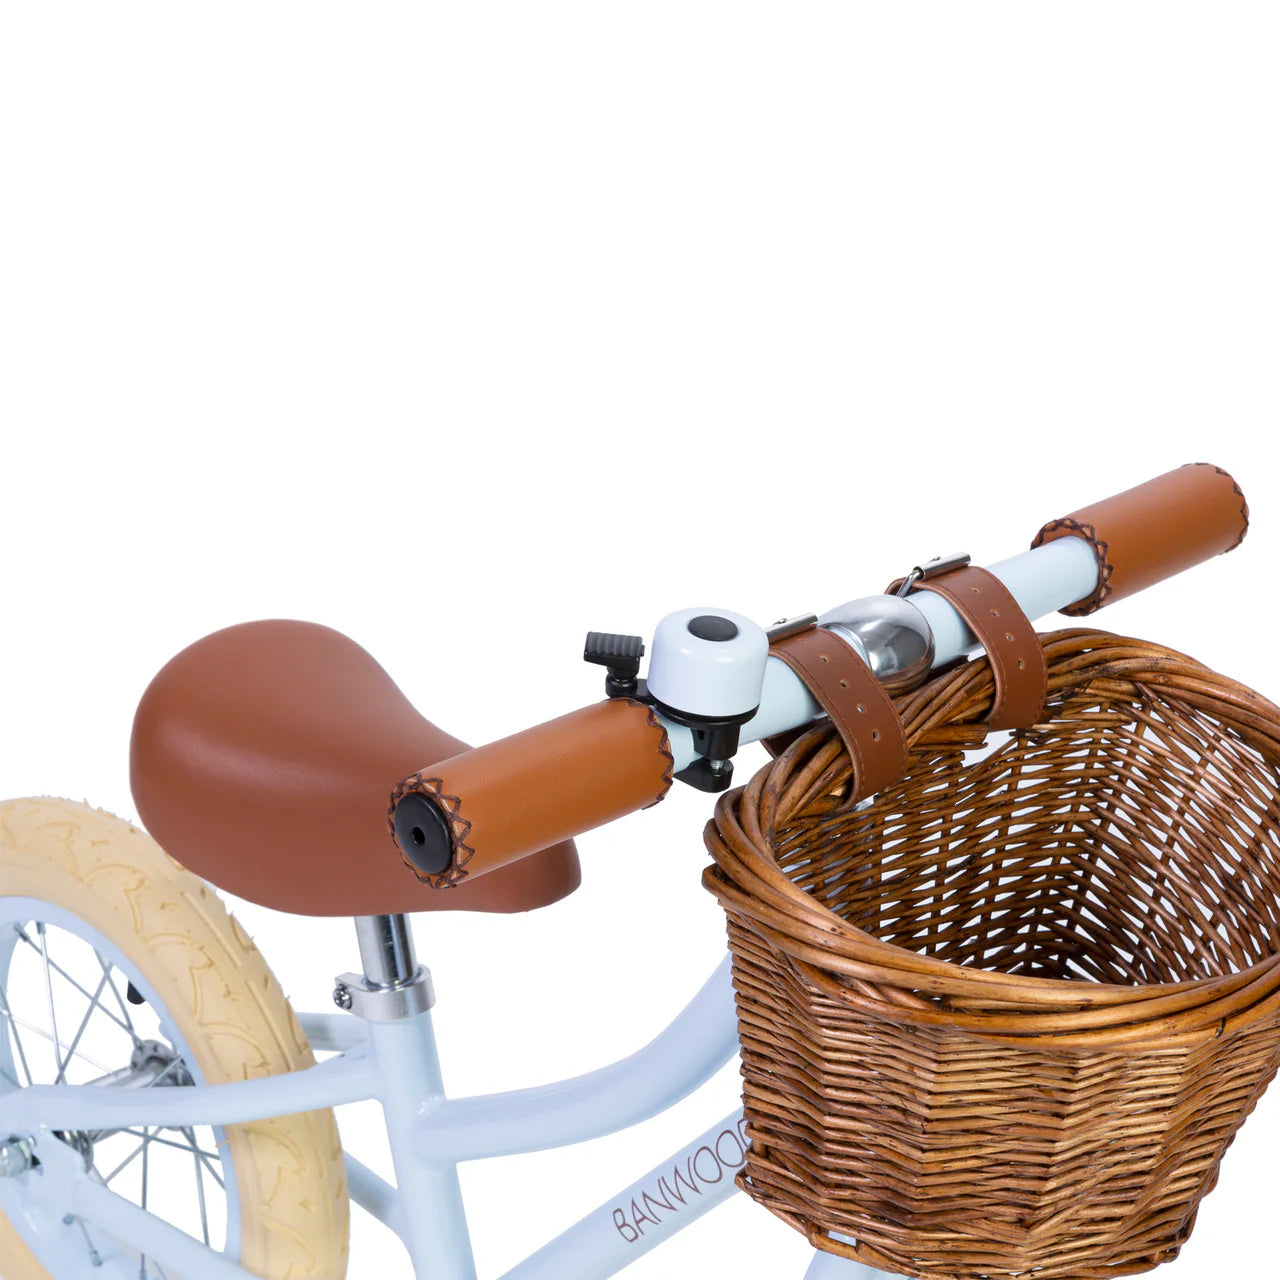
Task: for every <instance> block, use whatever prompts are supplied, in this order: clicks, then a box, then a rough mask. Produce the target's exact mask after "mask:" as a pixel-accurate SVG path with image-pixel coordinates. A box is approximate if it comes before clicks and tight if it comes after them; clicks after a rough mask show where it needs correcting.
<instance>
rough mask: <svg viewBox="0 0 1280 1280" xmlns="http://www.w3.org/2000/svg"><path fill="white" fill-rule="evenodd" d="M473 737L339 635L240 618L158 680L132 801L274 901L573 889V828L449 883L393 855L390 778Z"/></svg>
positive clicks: (357, 904) (395, 899)
mask: <svg viewBox="0 0 1280 1280" xmlns="http://www.w3.org/2000/svg"><path fill="white" fill-rule="evenodd" d="M466 750H467V744H466V743H464V742H460V741H459V740H458V739H457V738H454V737H453V736H451V735H450V734H447V733H445V732H444V731H443V730H441V729H438V728H437V727H436V726H435V725H433V724H432V723H431V722H430V721H429V720H427V719H425V718H424V717H423V716H421V715H419V714H418V712H417V711H416V710H415V709H414V707H413V706H412V705H411V704H410V702H409V701H408V699H407V698H406V697H405V696H404V694H403V693H401V692H400V690H399V688H397V686H396V685H395V683H394V682H393V681H392V679H391V677H390V676H389V675H387V673H386V672H385V671H384V670H383V669H382V667H380V666H379V665H378V663H377V662H376V661H374V659H373V658H372V657H371V656H370V655H369V654H368V653H366V652H365V650H364V649H362V648H361V647H360V646H359V645H358V644H356V643H355V642H354V641H352V640H349V639H348V638H347V637H346V636H344V635H342V634H340V633H339V632H337V631H333V630H330V629H329V628H328V627H322V626H317V625H315V624H314V623H307V622H288V621H269V622H249V623H245V624H243V625H241V626H236V627H229V628H227V629H226V630H224V631H218V632H215V633H214V634H213V635H211V636H206V637H205V638H204V639H203V640H200V641H197V642H196V643H195V644H193V645H191V646H190V647H189V648H187V649H184V650H183V651H182V652H181V653H180V654H178V655H177V657H175V658H174V659H173V660H172V661H171V662H169V663H168V665H166V666H165V667H164V669H163V670H162V671H161V672H160V673H159V675H157V676H156V678H155V679H154V680H153V681H152V682H151V684H150V686H149V687H148V689H147V691H146V693H145V694H144V695H143V698H142V701H141V703H140V705H139V707H138V712H137V716H136V717H135V719H134V725H133V740H132V747H131V752H130V771H131V780H132V785H133V795H134V801H135V803H136V804H137V807H138V813H139V815H140V816H141V818H142V820H143V822H144V823H145V824H146V826H147V829H148V830H149V831H150V832H151V834H152V835H153V836H154V837H155V838H156V839H157V840H158V841H159V843H160V844H161V845H162V846H163V847H164V848H165V849H166V850H167V852H168V853H169V854H170V856H171V857H173V858H175V859H176V860H177V861H178V862H180V863H181V864H182V865H183V866H185V867H187V868H188V869H190V870H191V871H194V872H195V873H196V874H198V875H200V876H202V877H204V879H206V880H208V881H210V882H211V883H213V884H215V885H217V886H218V887H219V888H222V889H225V890H226V891H227V892H229V893H234V894H237V895H239V896H240V897H242V898H248V899H249V900H250V901H253V902H257V903H261V904H262V905H263V906H267V907H273V908H275V909H277V910H280V911H290V912H294V913H298V914H304V915H317V916H353V915H383V914H394V913H398V912H410V911H433V910H442V909H443V910H455V911H489V912H508V913H509V912H516V911H529V910H532V909H533V908H535V907H543V906H547V905H548V904H550V903H552V902H556V901H558V900H559V899H561V898H563V897H565V896H566V895H568V894H569V893H572V892H573V890H574V889H576V888H577V887H578V884H579V883H580V880H581V871H580V867H579V864H578V855H577V851H576V850H575V848H574V845H573V842H572V841H571V840H566V841H564V842H562V843H559V844H556V845H554V846H552V847H550V848H547V849H544V850H543V851H542V852H540V853H535V854H533V855H532V856H530V857H527V858H523V859H521V860H520V861H518V862H513V863H512V864H510V865H509V866H506V867H502V868H500V869H498V870H495V871H494V872H493V873H492V874H491V875H485V876H482V877H475V878H473V879H470V880H468V881H466V882H465V883H462V884H459V885H457V886H456V887H454V888H451V889H449V890H448V891H446V892H440V891H438V890H434V889H432V888H430V887H428V886H427V885H425V884H423V883H422V882H421V881H420V880H419V879H418V878H417V877H416V876H415V875H414V874H413V873H412V872H411V871H410V869H409V868H408V867H407V866H406V865H405V863H404V862H403V861H402V860H401V858H400V857H399V856H397V852H396V849H395V847H394V845H393V844H392V842H391V839H390V837H389V834H388V830H387V818H386V813H387V790H388V784H389V780H394V779H396V778H400V777H403V776H404V775H406V774H408V773H410V772H412V771H414V770H418V769H421V768H422V767H423V766H424V764H430V763H432V762H435V761H439V760H444V759H447V758H449V757H452V756H456V755H458V754H459V753H460V752H463V751H466Z"/></svg>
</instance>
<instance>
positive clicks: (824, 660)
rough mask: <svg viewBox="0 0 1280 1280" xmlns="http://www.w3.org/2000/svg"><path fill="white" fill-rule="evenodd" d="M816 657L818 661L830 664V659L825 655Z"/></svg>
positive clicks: (821, 654)
mask: <svg viewBox="0 0 1280 1280" xmlns="http://www.w3.org/2000/svg"><path fill="white" fill-rule="evenodd" d="M818 657H819V659H820V660H821V661H823V662H830V661H831V659H830V658H828V657H827V655H826V654H825V653H820V654H818Z"/></svg>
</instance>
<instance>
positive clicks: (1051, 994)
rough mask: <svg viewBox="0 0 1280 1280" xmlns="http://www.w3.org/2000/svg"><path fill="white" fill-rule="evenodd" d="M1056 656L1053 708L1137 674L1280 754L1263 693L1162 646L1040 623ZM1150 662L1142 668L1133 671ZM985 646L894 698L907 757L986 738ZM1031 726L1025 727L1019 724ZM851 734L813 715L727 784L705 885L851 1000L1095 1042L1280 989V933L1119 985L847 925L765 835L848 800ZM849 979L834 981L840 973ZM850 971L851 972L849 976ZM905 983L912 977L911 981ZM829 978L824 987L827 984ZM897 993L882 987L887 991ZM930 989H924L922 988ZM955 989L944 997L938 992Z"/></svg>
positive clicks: (1279, 995)
mask: <svg viewBox="0 0 1280 1280" xmlns="http://www.w3.org/2000/svg"><path fill="white" fill-rule="evenodd" d="M1042 644H1043V646H1044V650H1045V658H1046V662H1047V664H1048V667H1049V673H1050V679H1049V690H1050V692H1049V698H1048V703H1047V705H1048V707H1049V709H1050V712H1051V713H1052V711H1053V709H1054V708H1055V707H1056V706H1057V707H1060V705H1061V702H1062V700H1063V695H1064V694H1068V693H1070V692H1071V691H1073V690H1083V689H1084V688H1085V687H1086V686H1087V687H1088V688H1089V690H1090V691H1091V692H1092V691H1097V692H1099V693H1100V694H1104V695H1105V694H1106V693H1108V692H1110V693H1112V694H1113V695H1114V694H1116V693H1117V692H1123V691H1124V690H1126V689H1127V690H1129V692H1130V693H1132V690H1133V686H1134V685H1135V684H1141V685H1143V686H1144V687H1147V688H1153V689H1156V690H1157V691H1159V690H1162V689H1169V690H1171V691H1174V692H1175V693H1176V698H1177V700H1179V701H1181V702H1183V703H1184V704H1186V705H1188V706H1190V707H1191V708H1192V709H1194V710H1197V711H1201V712H1205V713H1208V714H1212V715H1214V716H1215V718H1217V719H1219V720H1221V721H1223V722H1225V723H1228V724H1229V725H1230V726H1231V727H1233V728H1234V729H1235V730H1236V731H1237V732H1238V733H1239V734H1240V735H1241V737H1242V738H1244V739H1245V740H1246V741H1248V742H1250V743H1251V744H1252V745H1254V746H1255V747H1257V748H1258V749H1259V750H1261V751H1262V752H1263V754H1264V755H1266V756H1267V757H1268V758H1270V759H1272V760H1274V761H1275V762H1276V764H1277V766H1278V767H1280V707H1277V706H1276V705H1275V704H1273V703H1271V702H1270V701H1269V700H1267V699H1266V698H1264V697H1262V695H1260V694H1258V693H1256V692H1255V691H1254V690H1252V689H1249V688H1248V687H1247V686H1245V685H1242V684H1240V683H1239V682H1238V681H1235V680H1232V679H1230V678H1229V677H1226V676H1223V675H1220V674H1219V673H1217V672H1215V671H1212V670H1211V669H1210V668H1208V667H1206V666H1204V665H1203V664H1202V663H1199V662H1197V661H1195V660H1194V659H1192V658H1189V657H1188V656H1187V655H1185V654H1182V653H1179V652H1178V651H1176V650H1173V649H1169V648H1167V647H1165V646H1163V645H1157V644H1153V643H1151V642H1148V641H1143V640H1137V639H1134V638H1131V637H1123V636H1116V635H1113V634H1112V633H1110V632H1105V631H1098V630H1092V629H1076V628H1073V629H1067V630H1062V631H1057V632H1053V633H1051V634H1048V635H1045V636H1043V637H1042ZM1139 677H1141V678H1139ZM994 691H995V690H994V678H993V675H992V673H991V669H990V664H989V663H988V661H987V659H986V658H985V657H981V658H977V659H974V660H973V661H970V662H968V663H966V664H964V665H962V666H960V667H958V668H956V669H954V670H952V671H949V672H946V673H944V674H942V675H940V676H939V677H937V678H935V679H934V680H933V681H930V682H929V684H927V685H926V686H924V687H923V688H922V689H919V690H915V691H913V692H911V693H908V694H906V695H904V696H901V697H899V698H898V699H896V701H897V703H898V709H899V713H900V715H901V717H902V720H903V726H904V730H905V731H906V734H907V740H908V744H909V747H910V748H911V753H912V755H913V756H915V755H918V754H922V753H923V752H925V751H937V750H939V749H942V748H943V747H945V746H952V747H955V746H966V745H972V746H977V745H980V744H981V742H982V741H983V740H984V739H985V737H986V734H985V731H984V729H983V726H982V724H981V720H982V718H983V716H984V715H985V714H986V712H987V710H989V708H990V705H991V702H992V699H993V697H994ZM1017 732H1022V731H1017ZM842 757H843V745H842V744H841V742H840V741H839V739H838V737H837V736H835V735H834V734H833V732H832V730H831V728H830V726H829V725H827V724H825V723H820V724H817V725H815V726H814V727H812V728H810V729H809V730H808V731H807V732H806V733H804V734H803V735H801V737H799V738H798V739H797V740H796V741H795V742H793V743H792V744H791V745H790V746H788V748H787V749H786V750H785V751H784V752H782V753H781V754H780V755H779V756H778V757H777V758H776V759H775V760H773V761H771V762H770V763H768V764H766V765H765V766H764V767H763V768H761V769H760V770H759V771H758V772H757V773H756V774H755V775H754V776H753V777H752V778H751V779H750V781H749V782H748V783H747V784H746V785H745V786H742V787H739V788H736V789H735V790H733V791H730V792H727V793H726V794H725V795H723V796H722V797H721V798H720V800H719V802H718V804H717V806H716V810H715V815H714V817H713V818H712V820H711V821H710V822H709V823H708V824H707V828H706V831H705V840H706V844H707V847H708V850H709V851H710V853H711V855H712V858H713V859H714V861H713V864H712V865H711V866H709V867H707V868H706V871H705V872H704V876H703V882H704V885H705V886H706V887H707V888H708V889H709V890H710V891H711V892H712V893H713V894H714V895H715V896H716V897H717V898H718V899H719V900H720V902H721V905H722V906H723V907H724V908H725V910H726V911H728V912H730V913H731V914H734V915H736V916H738V917H739V918H740V919H742V920H744V921H745V922H748V923H749V925H750V927H751V928H753V929H755V930H756V931H757V932H758V933H761V934H762V935H764V936H765V937H766V938H767V940H768V941H769V942H770V944H771V945H772V946H773V947H775V948H776V949H777V950H778V951H780V952H782V953H783V954H786V955H787V956H788V957H789V958H790V960H791V961H792V963H793V964H794V965H795V966H796V967H797V969H798V970H802V969H804V970H809V975H808V976H809V980H810V981H813V980H814V977H815V975H816V976H818V977H819V978H820V979H822V980H819V981H816V982H815V985H818V986H819V987H821V988H823V989H824V990H826V991H827V994H830V995H833V996H835V997H836V998H838V999H840V1000H841V1001H843V1002H844V1003H846V1004H850V1005H854V1006H857V1007H859V1008H862V1009H864V1010H868V1011H870V1010H874V1011H875V1012H876V1013H877V1014H879V1015H881V1016H896V1017H897V1018H901V1019H905V1020H909V1021H913V1022H917V1023H920V1024H922V1025H935V1026H944V1027H949V1028H958V1027H964V1028H966V1029H968V1030H971V1031H974V1032H976V1033H980V1034H983V1033H985V1034H990V1035H995V1036H999V1035H1000V1034H1001V1033H1002V1032H1004V1033H1012V1032H1014V1030H1015V1028H1016V1031H1017V1034H1016V1036H1015V1038H1016V1039H1017V1040H1018V1041H1019V1042H1025V1040H1026V1039H1027V1038H1028V1036H1032V1037H1034V1036H1040V1035H1047V1036H1052V1037H1053V1038H1054V1040H1055V1042H1057V1043H1063V1042H1064V1041H1067V1040H1076V1039H1081V1040H1082V1042H1087V1043H1088V1044H1090V1045H1098V1044H1099V1043H1100V1039H1099V1037H1103V1038H1105V1040H1106V1042H1107V1043H1119V1042H1123V1041H1126V1040H1139V1039H1149V1038H1150V1037H1151V1036H1153V1035H1159V1036H1160V1038H1161V1040H1162V1042H1167V1041H1168V1040H1170V1039H1171V1038H1176V1037H1177V1036H1179V1035H1182V1034H1186V1033H1191V1034H1193V1035H1194V1037H1195V1038H1196V1039H1201V1038H1203V1037H1204V1035H1205V1034H1213V1035H1225V1034H1227V1032H1228V1031H1229V1030H1232V1029H1235V1028H1236V1027H1238V1026H1239V1025H1241V1021H1242V1020H1245V1021H1252V1020H1253V1019H1254V1017H1255V1016H1264V1015H1265V1014H1266V1013H1267V1012H1268V1011H1269V1010H1270V1009H1271V1007H1272V1006H1273V1005H1275V1004H1277V1003H1280V943H1278V944H1277V945H1276V947H1275V951H1274V954H1272V955H1271V956H1269V957H1266V958H1264V959H1263V960H1260V961H1258V962H1257V963H1256V964H1254V965H1251V966H1249V967H1247V968H1244V969H1240V970H1236V971H1233V972H1231V973H1227V974H1218V975H1210V976H1207V977H1201V978H1190V979H1183V980H1181V981H1178V982H1164V983H1145V984H1121V983H1106V982H1091V981H1079V980H1071V979H1063V978H1046V977H1037V976H1034V975H1026V974H1005V973H1000V972H998V971H993V970H988V969H981V968H977V967H971V966H968V965H961V964H958V963H956V962H954V961H950V960H944V959H940V958H938V957H936V956H928V955H923V954H921V953H919V952H916V951H912V950H911V949H910V948H908V947H902V946H899V945H898V944H896V943H891V942H885V941H883V940H881V939H880V938H877V937H876V936H875V935H874V934H870V933H867V932H866V931H864V930H862V929H860V928H858V927H857V926H855V925H852V924H850V923H849V922H848V921H846V920H844V919H843V918H842V917H840V916H839V915H837V914H836V913H835V912H834V911H833V910H832V909H831V908H830V907H828V906H827V905H826V904H825V903H823V902H821V901H819V900H818V899H817V898H816V897H814V896H813V895H811V894H810V893H808V892H807V891H806V890H805V889H803V888H802V887H800V886H799V885H797V884H795V883H794V882H793V881H792V880H791V879H790V877H789V876H788V875H787V874H786V873H785V872H784V871H783V870H782V869H781V868H780V867H779V866H778V864H777V861H776V858H775V857H774V854H773V844H772V837H773V833H774V831H775V830H776V828H777V827H778V826H779V825H780V824H781V823H783V822H786V821H790V820H792V819H794V818H795V817H796V816H798V815H799V814H801V813H812V812H818V811H821V810H822V809H824V808H825V809H826V810H827V811H828V812H829V813H836V812H839V811H840V810H841V809H842V808H846V807H847V808H849V809H850V810H851V809H852V805H849V804H848V803H847V802H842V801H840V800H839V799H836V798H833V791H834V790H835V789H836V788H837V787H838V785H839V782H840V781H841V780H842V778H843V779H847V776H848V766H847V762H844V763H842ZM841 978H843V979H845V982H841V981H840V979H841ZM846 983H848V984H852V985H846ZM904 983H905V989H904V987H903V984H904ZM828 988H829V989H828ZM890 991H891V992H893V995H892V996H891V997H890V996H887V995H886V992H890ZM916 993H924V994H916ZM930 996H932V997H942V998H945V999H947V1001H948V1006H949V1007H948V1008H946V1009H944V1008H941V1007H940V1006H939V1005H938V1004H937V1003H936V1001H935V1000H934V999H929V998H928V997H930ZM970 1002H972V1003H973V1004H974V1005H976V1006H987V1005H990V1004H992V1003H996V1004H1009V1005H1013V1006H1019V1007H1020V1008H1021V1009H1023V1010H1025V1008H1026V1007H1027V1006H1031V1007H1032V1008H1033V1009H1034V1010H1035V1011H1034V1012H1025V1011H1019V1012H1017V1013H1016V1014H1014V1013H1006V1014H1000V1013H997V1012H981V1013H979V1012H976V1011H968V1010H966V1009H965V1007H964V1006H965V1005H966V1004H967V1003H970Z"/></svg>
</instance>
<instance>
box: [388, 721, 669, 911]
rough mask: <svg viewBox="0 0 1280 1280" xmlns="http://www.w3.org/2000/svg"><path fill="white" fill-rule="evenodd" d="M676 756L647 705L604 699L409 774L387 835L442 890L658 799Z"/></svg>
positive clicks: (396, 796)
mask: <svg viewBox="0 0 1280 1280" xmlns="http://www.w3.org/2000/svg"><path fill="white" fill-rule="evenodd" d="M674 765H675V761H674V759H673V758H672V754H671V744H670V743H669V742H668V740H667V732H666V730H665V729H664V728H663V727H662V722H661V721H660V720H659V719H658V717H657V716H656V715H655V714H654V712H653V710H652V709H651V708H650V707H647V706H645V705H644V704H643V703H640V702H634V701H632V700H630V699H629V698H611V699H610V700H609V701H607V702H600V703H596V704H595V705H594V706H590V707H583V708H581V709H580V710H578V711H571V712H570V713H569V714H568V715H566V716H560V717H559V718H558V719H556V720H548V721H547V722H546V723H545V724H540V725H536V726H535V727H534V728H532V729H525V730H524V731H523V732H521V733H516V734H513V735H512V736H511V737H509V738H502V739H500V740H499V741H497V742H491V743H489V744H488V745H487V746H483V747H476V748H474V749H473V750H471V751H464V752H462V753H461V754H459V755H456V756H453V757H451V758H450V759H448V760H444V761H441V763H439V764H434V765H431V766H430V767H429V768H426V769H423V770H421V771H420V772H418V773H415V774H411V775H410V776H409V777H407V778H405V779H404V780H403V781H402V782H401V783H400V784H399V785H398V786H397V787H396V788H395V790H394V791H393V792H392V793H391V807H390V809H389V810H388V820H389V822H390V824H391V834H392V836H393V837H394V838H395V840H396V843H397V845H398V846H399V848H400V852H401V855H402V856H403V858H404V860H405V863H406V865H407V866H408V867H409V868H410V870H412V871H413V873H414V874H415V875H416V876H417V877H418V878H419V879H420V880H421V881H422V882H423V883H424V884H429V885H431V886H432V887H433V888H436V889H444V888H448V887H449V886H451V885H456V884H461V883H462V881H464V880H466V879H468V878H471V877H474V876H482V875H484V874H485V873H486V872H489V871H496V870H497V869H498V868H499V867H504V866H506V865H507V864H508V863H512V862H516V861H518V860H519V859H520V858H524V857H527V856H528V855H529V854H532V853H537V852H538V851H539V850H540V849H545V848H547V847H548V846H550V845H553V844H557V843H558V842H560V841H561V840H567V839H570V838H571V837H573V836H576V835H580V834H581V833H582V832H584V831H590V830H591V829H592V828H593V827H599V826H602V825H603V824H604V823H606V822H611V821H613V819H614V818H621V817H623V816H624V815H626V814H628V813H634V812H635V811H636V810H637V809H647V808H649V806H650V805H655V804H657V803H658V801H659V800H661V799H662V798H663V797H664V796H665V795H666V794H667V792H668V790H670V788H671V780H672V770H673V768H674Z"/></svg>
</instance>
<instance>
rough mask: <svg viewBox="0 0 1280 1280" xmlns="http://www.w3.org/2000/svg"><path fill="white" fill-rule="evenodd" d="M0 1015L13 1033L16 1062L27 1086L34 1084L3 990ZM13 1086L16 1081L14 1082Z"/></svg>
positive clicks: (0, 992) (16, 1023)
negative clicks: (0, 1014)
mask: <svg viewBox="0 0 1280 1280" xmlns="http://www.w3.org/2000/svg"><path fill="white" fill-rule="evenodd" d="M0 1013H3V1014H4V1016H5V1018H6V1019H7V1020H8V1023H9V1028H10V1030H11V1031H12V1032H13V1043H14V1047H15V1048H16V1049H17V1050H18V1061H19V1062H20V1063H21V1064H22V1072H23V1074H24V1075H25V1076H26V1077H27V1084H29V1085H30V1084H34V1083H35V1077H34V1076H33V1075H32V1074H31V1067H30V1066H29V1065H28V1064H27V1055H26V1053H25V1052H24V1051H23V1048H22V1037H21V1036H20V1035H19V1034H18V1020H17V1018H15V1017H14V1016H13V1010H12V1009H10V1008H9V997H8V996H7V995H6V994H5V992H4V990H3V988H0ZM14 1083H15V1084H16V1083H17V1081H15V1082H14Z"/></svg>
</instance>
